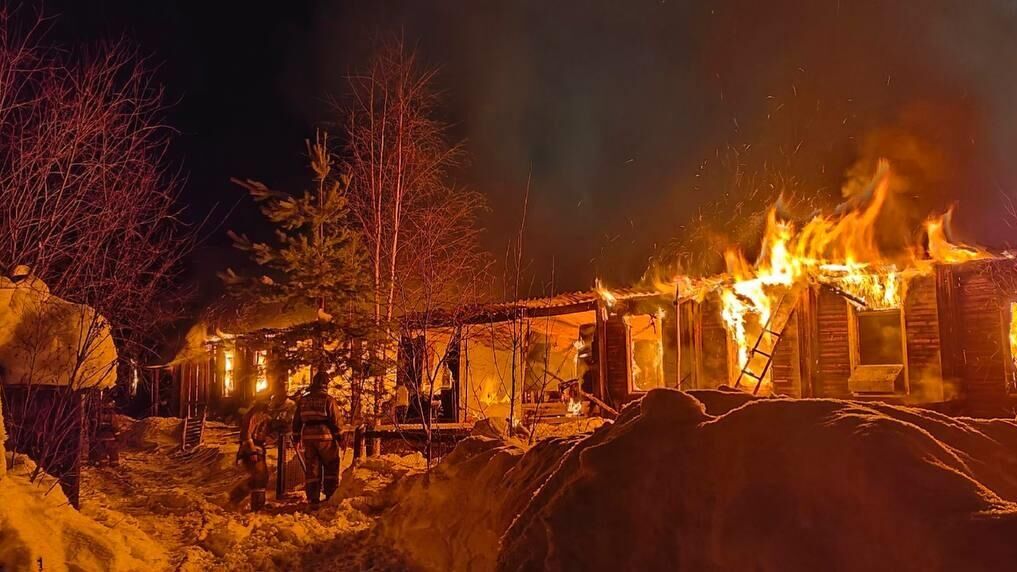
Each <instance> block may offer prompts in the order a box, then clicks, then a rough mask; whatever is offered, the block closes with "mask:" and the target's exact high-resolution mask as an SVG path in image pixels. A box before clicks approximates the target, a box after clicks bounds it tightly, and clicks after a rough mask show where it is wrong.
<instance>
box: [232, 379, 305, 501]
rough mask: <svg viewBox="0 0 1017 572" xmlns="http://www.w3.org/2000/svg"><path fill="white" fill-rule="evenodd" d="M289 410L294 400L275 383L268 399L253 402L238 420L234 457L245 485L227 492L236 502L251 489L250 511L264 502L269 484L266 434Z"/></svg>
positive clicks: (267, 435)
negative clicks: (237, 440)
mask: <svg viewBox="0 0 1017 572" xmlns="http://www.w3.org/2000/svg"><path fill="white" fill-rule="evenodd" d="M292 411H293V401H292V400H290V399H289V398H288V397H287V395H286V385H285V383H276V384H275V389H274V391H273V392H272V397H271V399H269V400H268V401H267V402H265V401H258V402H256V403H255V404H254V405H252V406H251V408H250V409H249V410H248V411H247V413H245V414H244V417H243V419H242V420H241V422H240V449H239V450H238V451H237V461H239V462H241V463H243V465H244V470H245V471H247V474H248V479H247V483H246V485H245V486H241V487H238V488H237V489H235V490H234V491H233V493H232V494H231V495H230V496H231V499H232V500H233V501H235V502H239V501H240V499H242V498H243V497H244V496H245V494H246V492H247V491H250V493H251V510H252V511H257V510H261V509H262V508H263V507H264V506H265V487H266V486H268V464H267V463H266V459H265V453H266V444H267V441H268V437H269V435H270V433H271V432H272V430H273V426H274V425H277V424H278V423H279V422H280V419H284V418H286V417H288V416H289V415H290V414H292ZM288 421H289V420H288V419H287V420H286V421H285V422H288Z"/></svg>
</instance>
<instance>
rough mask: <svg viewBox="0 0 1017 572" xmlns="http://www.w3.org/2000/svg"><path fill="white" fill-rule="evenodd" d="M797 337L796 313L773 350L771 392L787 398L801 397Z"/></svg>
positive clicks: (799, 354) (798, 341) (798, 340)
mask: <svg viewBox="0 0 1017 572" xmlns="http://www.w3.org/2000/svg"><path fill="white" fill-rule="evenodd" d="M799 338H800V337H799V335H798V311H797V310H796V311H795V313H794V314H792V315H791V319H790V320H788V322H787V325H786V326H785V327H784V332H783V334H782V335H781V337H780V341H778V342H777V347H775V348H774V350H773V365H772V366H770V367H771V371H773V378H772V381H773V392H774V393H775V394H778V395H786V396H788V397H801V396H802V384H801V367H800V360H801V346H800V339H799Z"/></svg>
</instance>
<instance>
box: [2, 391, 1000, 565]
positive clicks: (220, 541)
mask: <svg viewBox="0 0 1017 572" xmlns="http://www.w3.org/2000/svg"><path fill="white" fill-rule="evenodd" d="M121 422H122V435H123V438H124V441H125V450H124V451H123V453H122V455H121V457H122V460H121V465H120V466H119V467H103V468H89V469H87V470H86V471H85V473H84V483H83V494H82V512H81V513H77V512H75V511H74V510H73V509H71V508H70V507H69V506H68V505H67V504H66V499H64V498H63V495H62V494H60V492H59V489H58V488H57V489H53V490H50V488H51V485H52V483H51V481H47V480H46V479H45V478H43V479H41V480H38V481H36V482H34V483H30V482H29V480H28V477H27V475H28V473H29V472H30V470H31V468H32V466H31V463H30V462H29V463H28V464H25V465H19V466H16V467H15V468H14V470H13V471H11V473H10V474H9V475H8V476H7V477H6V480H5V481H4V483H3V485H2V486H0V562H2V563H4V564H9V563H14V565H12V566H9V568H10V569H24V568H25V565H26V563H28V565H31V564H32V563H35V562H36V559H37V558H43V561H44V563H45V567H44V570H46V571H50V570H183V571H188V570H319V569H320V570H436V571H437V570H441V571H446V570H452V571H456V570H470V571H472V570H477V571H485V570H614V571H616V570H659V569H668V570H670V569H683V570H760V571H777V570H781V571H784V570H788V571H798V570H825V569H838V570H864V571H866V572H869V571H871V570H900V571H909V570H944V571H945V570H1011V569H1013V568H1014V566H1013V563H1014V562H1017V543H1015V542H1013V539H1014V538H1015V537H1017V424H1015V423H1014V422H1012V421H1003V420H993V421H985V420H972V419H953V418H949V417H946V416H943V415H940V414H936V413H932V412H928V411H923V410H919V409H912V408H905V407H894V406H888V405H882V404H875V403H858V402H846V401H835V400H790V399H758V400H756V399H753V398H751V397H749V396H745V395H744V394H730V393H725V392H717V391H702V392H690V393H682V392H677V391H672V390H655V391H652V392H650V393H649V394H648V395H647V396H646V397H645V398H644V399H643V401H642V402H640V403H635V404H633V405H631V406H629V407H627V408H626V409H625V410H624V411H623V412H622V415H621V416H620V418H619V419H618V420H617V421H615V422H614V423H607V424H603V425H602V426H601V424H600V423H599V422H596V423H587V422H584V421H579V422H577V423H576V424H575V426H574V427H571V428H570V427H568V426H567V425H560V426H556V427H554V428H550V429H549V428H542V429H541V432H538V434H555V435H559V436H557V437H552V438H546V439H538V440H536V442H535V443H533V444H532V445H531V444H530V442H529V440H527V439H518V438H517V439H506V438H504V436H502V435H501V434H500V430H499V427H498V425H497V424H496V423H495V424H491V423H488V424H486V425H485V427H480V428H478V430H477V434H476V435H475V436H473V437H471V438H469V439H467V440H465V441H463V442H462V443H460V445H459V446H458V447H457V448H456V449H455V450H454V451H453V452H452V453H451V454H450V455H449V456H448V457H447V458H446V459H445V460H444V461H443V462H442V463H441V464H439V465H438V466H437V467H435V468H433V469H432V470H431V471H430V472H425V471H424V470H423V469H424V460H423V458H422V457H421V456H420V455H417V454H414V455H409V456H396V455H386V456H383V457H380V458H372V459H367V460H365V461H364V462H362V463H361V464H360V465H359V466H358V467H357V468H356V469H350V468H349V460H348V459H346V460H345V462H344V468H345V471H344V478H343V481H342V484H341V487H340V492H339V494H338V495H337V496H336V498H334V499H333V500H332V501H331V502H329V503H327V504H326V505H324V506H322V507H321V508H319V509H318V510H316V511H314V512H308V511H307V508H306V506H305V505H304V503H303V502H302V495H300V494H299V493H297V492H295V493H294V495H293V498H291V499H289V500H286V501H282V502H279V501H275V500H273V497H274V495H272V494H271V492H270V495H269V498H270V506H269V509H268V510H267V511H265V512H263V513H259V514H250V513H249V512H248V510H247V507H246V500H245V501H244V502H243V503H241V505H240V506H234V505H232V504H231V503H230V500H229V499H230V491H231V490H233V489H234V487H236V486H237V485H238V484H240V483H241V482H242V481H243V480H244V478H245V476H244V475H243V473H242V472H241V470H240V469H239V467H237V466H236V465H235V464H234V455H235V452H236V431H235V430H233V429H231V428H229V427H226V426H224V425H218V424H211V426H210V427H209V430H208V433H207V438H206V444H205V446H204V447H203V448H201V449H199V450H198V451H197V452H195V453H193V454H191V455H184V456H182V455H180V454H179V453H178V452H176V449H177V443H178V442H179V435H180V426H179V424H180V422H179V420H173V419H148V420H144V421H138V422H135V421H132V420H128V419H126V418H124V419H122V420H121ZM591 430H592V431H593V432H592V434H571V433H572V432H575V431H591ZM273 465H274V456H273V458H272V459H270V466H273ZM290 469H291V470H292V471H293V472H294V473H299V471H298V470H297V467H296V464H295V463H291V465H290ZM294 476H296V475H294ZM47 483H48V484H49V487H48V486H47ZM296 486H298V487H299V484H297V485H296ZM272 488H273V486H272V485H270V490H271V489H272ZM47 493H48V494H47Z"/></svg>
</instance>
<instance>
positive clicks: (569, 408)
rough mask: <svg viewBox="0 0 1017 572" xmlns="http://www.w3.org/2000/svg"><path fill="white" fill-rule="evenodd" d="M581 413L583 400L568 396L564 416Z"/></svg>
mask: <svg viewBox="0 0 1017 572" xmlns="http://www.w3.org/2000/svg"><path fill="white" fill-rule="evenodd" d="M582 414H583V401H582V400H581V399H575V398H573V397H572V396H569V402H568V404H567V405H566V414H565V415H566V417H579V416H581V415H582Z"/></svg>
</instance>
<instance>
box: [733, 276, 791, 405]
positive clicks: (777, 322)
mask: <svg viewBox="0 0 1017 572" xmlns="http://www.w3.org/2000/svg"><path fill="white" fill-rule="evenodd" d="M799 291H800V289H799V288H797V287H794V286H792V288H791V289H790V290H788V291H787V292H785V293H784V295H783V296H781V297H780V299H779V300H777V305H776V306H775V307H774V309H773V312H772V313H771V314H770V318H769V319H768V320H767V321H766V323H765V324H763V328H762V329H761V330H760V331H759V337H757V338H756V343H754V344H752V349H751V350H749V355H748V359H746V360H745V365H744V366H742V369H741V371H740V372H739V373H738V378H737V379H735V384H734V386H735V388H739V387H741V385H742V380H743V379H744V378H746V377H749V378H752V379H754V380H756V385H755V387H753V388H752V395H756V394H758V393H759V388H760V387H761V386H762V385H763V380H764V379H766V374H767V373H769V372H770V366H772V365H773V354H774V353H775V352H776V350H777V344H778V343H779V342H780V339H781V337H782V336H783V335H784V330H785V329H786V328H787V325H788V322H790V321H791V316H793V315H794V313H795V309H796V307H797V305H798V293H799ZM768 335H769V336H770V338H771V339H772V340H773V343H772V344H768V347H767V348H766V350H763V349H760V347H761V346H762V345H763V340H764V339H765V338H766V337H767V336H768ZM757 356H759V357H761V358H763V368H762V371H760V372H759V373H756V372H754V371H752V366H753V363H754V362H755V360H756V357H757Z"/></svg>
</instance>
